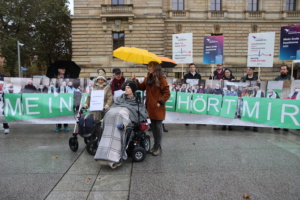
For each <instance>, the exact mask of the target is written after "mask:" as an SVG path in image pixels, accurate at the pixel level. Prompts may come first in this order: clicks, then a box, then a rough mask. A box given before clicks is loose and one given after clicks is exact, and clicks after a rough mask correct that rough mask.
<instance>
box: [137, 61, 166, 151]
mask: <svg viewBox="0 0 300 200" xmlns="http://www.w3.org/2000/svg"><path fill="white" fill-rule="evenodd" d="M132 80H133V81H135V82H136V83H137V84H138V89H140V90H146V93H147V96H146V108H147V111H148V114H149V118H150V120H151V128H152V133H153V138H154V146H153V148H152V149H151V150H150V151H149V152H150V153H151V154H152V155H154V156H158V155H160V154H161V152H162V150H161V141H162V130H163V127H162V121H163V120H164V119H165V117H166V102H167V100H168V99H169V98H170V96H171V93H170V89H169V85H168V82H167V80H166V76H165V75H164V74H163V72H162V70H161V66H160V65H159V63H157V62H154V61H151V62H149V63H148V74H147V76H146V77H145V79H144V81H143V82H142V83H139V81H138V80H137V79H136V76H135V74H133V75H132Z"/></svg>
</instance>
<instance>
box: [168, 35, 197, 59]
mask: <svg viewBox="0 0 300 200" xmlns="http://www.w3.org/2000/svg"><path fill="white" fill-rule="evenodd" d="M172 36H173V39H172V47H173V48H172V49H173V54H172V57H173V60H174V61H175V62H177V63H192V62H193V33H182V34H173V35H172Z"/></svg>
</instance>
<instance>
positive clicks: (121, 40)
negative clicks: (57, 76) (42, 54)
mask: <svg viewBox="0 0 300 200" xmlns="http://www.w3.org/2000/svg"><path fill="white" fill-rule="evenodd" d="M297 24H300V0H74V15H73V16H72V41H73V42H72V46H73V58H72V59H73V61H75V62H76V63H77V64H78V65H80V66H81V67H82V73H81V77H90V76H95V75H96V69H97V68H99V67H102V68H104V69H106V71H107V72H111V70H112V68H114V67H120V68H121V69H122V71H123V75H124V76H125V77H131V74H132V73H135V74H136V75H137V76H145V75H146V72H147V69H146V67H145V66H143V65H139V64H133V63H127V62H124V61H121V60H120V59H118V58H114V57H113V55H112V52H113V50H114V49H116V48H118V47H119V46H128V47H138V48H143V49H147V50H148V51H150V52H152V53H155V54H157V55H158V56H166V57H170V58H172V34H175V33H176V34H177V33H193V62H194V63H195V64H196V66H197V70H198V72H199V73H200V74H201V75H202V77H204V78H207V77H208V76H209V75H210V71H211V69H212V66H211V65H204V64H202V62H203V61H202V60H203V38H204V37H205V36H211V35H224V66H225V67H227V68H230V69H232V71H233V74H234V76H236V77H237V79H240V78H241V77H242V76H243V75H244V74H245V72H246V66H247V51H248V34H249V33H256V32H257V33H259V32H275V33H276V38H275V51H274V56H275V57H274V67H273V68H261V69H260V76H261V78H262V79H263V80H273V79H274V77H275V76H277V75H279V66H280V65H281V64H288V65H289V66H292V62H291V61H281V60H279V44H280V27H282V26H289V25H297ZM293 67H294V68H293V69H294V71H293V73H294V76H299V74H300V73H299V72H298V68H299V69H300V67H299V64H293ZM164 70H165V72H166V74H167V76H168V77H177V78H180V77H181V75H182V65H181V64H179V65H177V66H176V67H175V68H172V69H164ZM186 70H187V65H184V72H186ZM108 75H109V73H108Z"/></svg>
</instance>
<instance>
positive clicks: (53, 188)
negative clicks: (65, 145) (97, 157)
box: [44, 148, 85, 200]
mask: <svg viewBox="0 0 300 200" xmlns="http://www.w3.org/2000/svg"><path fill="white" fill-rule="evenodd" d="M84 150H85V148H84V149H83V150H82V151H81V153H80V154H79V156H78V157H77V158H76V159H75V160H74V161H73V163H72V164H71V165H70V167H69V168H68V170H67V171H66V172H65V173H64V174H63V175H62V176H61V177H60V179H59V180H58V181H57V183H56V184H55V185H54V186H53V188H52V189H51V190H50V191H49V193H48V194H47V195H46V196H45V198H44V200H45V199H47V197H48V196H49V195H50V194H51V192H52V191H53V190H54V188H55V187H56V186H57V185H58V184H59V182H60V181H61V180H62V179H63V178H64V176H65V175H66V174H67V173H68V171H69V170H70V169H71V168H72V166H73V165H74V163H75V162H76V161H77V160H78V159H79V157H80V156H81V155H82V154H83V152H84Z"/></svg>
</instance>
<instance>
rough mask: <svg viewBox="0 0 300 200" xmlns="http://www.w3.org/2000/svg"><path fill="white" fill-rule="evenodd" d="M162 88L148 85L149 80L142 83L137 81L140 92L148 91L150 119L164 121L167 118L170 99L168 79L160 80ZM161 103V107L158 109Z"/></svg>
mask: <svg viewBox="0 0 300 200" xmlns="http://www.w3.org/2000/svg"><path fill="white" fill-rule="evenodd" d="M159 81H160V86H159V87H156V86H155V84H148V81H147V78H145V79H144V81H143V82H142V83H139V82H138V80H137V84H138V88H139V90H146V109H147V111H148V115H149V118H150V119H155V120H164V119H165V117H166V101H167V100H168V99H169V98H170V96H171V94H170V90H169V85H168V83H167V80H166V77H161V78H160V80H159ZM157 103H160V107H157Z"/></svg>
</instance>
